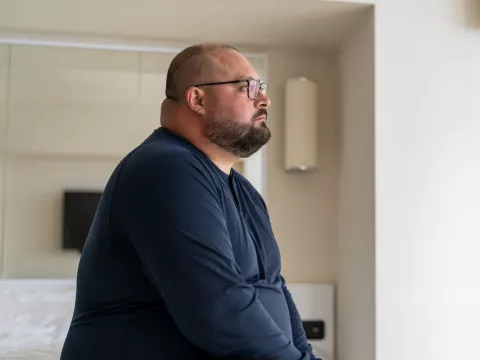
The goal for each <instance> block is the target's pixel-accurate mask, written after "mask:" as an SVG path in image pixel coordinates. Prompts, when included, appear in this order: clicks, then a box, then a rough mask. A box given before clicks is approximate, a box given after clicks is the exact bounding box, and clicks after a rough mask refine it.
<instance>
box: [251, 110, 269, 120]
mask: <svg viewBox="0 0 480 360" xmlns="http://www.w3.org/2000/svg"><path fill="white" fill-rule="evenodd" d="M263 115H265V118H268V112H267V109H263V108H262V109H259V110H258V111H257V112H256V113H255V115H253V117H252V120H255V119H256V118H258V117H260V116H263ZM265 120H266V119H265Z"/></svg>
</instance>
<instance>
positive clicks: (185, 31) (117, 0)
mask: <svg viewBox="0 0 480 360" xmlns="http://www.w3.org/2000/svg"><path fill="white" fill-rule="evenodd" d="M351 1H353V2H343V1H338V0H331V1H322V0H294V1H292V0H263V1H262V0H242V1H232V0H230V1H228V0H200V1H199V0H177V1H176V2H173V1H171V0H77V1H74V0H42V1H39V0H0V30H1V33H3V35H4V36H5V34H10V33H13V34H35V35H37V34H46V35H62V36H88V37H104V38H105V37H108V38H119V39H125V40H144V41H158V40H160V41H163V40H169V41H180V42H197V41H215V42H217V41H218V42H228V43H231V44H236V45H250V46H266V45H273V46H277V45H283V46H324V47H332V46H337V45H338V44H339V43H341V41H342V39H343V38H344V36H345V34H346V32H348V30H349V29H350V27H351V26H352V24H354V23H355V22H356V21H357V19H358V18H359V17H361V16H362V15H363V14H364V13H365V11H366V10H367V8H368V7H369V5H368V4H366V3H368V2H369V1H359V0H351Z"/></svg>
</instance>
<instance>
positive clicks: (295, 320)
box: [281, 276, 317, 360]
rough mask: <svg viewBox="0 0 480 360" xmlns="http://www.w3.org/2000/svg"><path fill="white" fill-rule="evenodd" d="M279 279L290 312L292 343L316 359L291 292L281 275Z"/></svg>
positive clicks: (303, 352) (310, 357)
mask: <svg viewBox="0 0 480 360" xmlns="http://www.w3.org/2000/svg"><path fill="white" fill-rule="evenodd" d="M281 279H282V289H283V293H284V294H285V299H286V301H287V305H288V310H289V312H290V321H291V323H292V334H293V344H294V345H295V347H296V348H297V349H298V350H299V351H300V352H301V353H302V354H306V355H308V356H309V359H311V360H317V358H316V357H315V356H314V355H313V350H312V346H311V345H310V344H309V343H308V339H307V337H306V335H305V330H304V328H303V325H302V319H301V317H300V314H299V312H298V309H297V306H296V305H295V302H294V301H293V297H292V294H291V293H290V291H289V290H288V288H287V285H286V283H285V279H284V278H283V276H282V277H281Z"/></svg>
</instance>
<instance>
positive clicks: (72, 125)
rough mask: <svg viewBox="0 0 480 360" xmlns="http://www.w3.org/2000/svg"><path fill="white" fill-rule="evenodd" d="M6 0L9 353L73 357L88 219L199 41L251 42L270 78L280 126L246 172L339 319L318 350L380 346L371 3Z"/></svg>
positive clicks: (301, 291) (5, 314) (1, 22)
mask: <svg viewBox="0 0 480 360" xmlns="http://www.w3.org/2000/svg"><path fill="white" fill-rule="evenodd" d="M140 4H141V5H140ZM200 4H201V6H200ZM222 4H223V3H222ZM1 6H2V10H1V11H0V109H1V111H0V129H1V131H0V133H1V140H0V141H1V145H2V153H1V163H0V165H1V166H0V172H1V176H0V189H1V191H0V215H1V216H0V275H1V278H2V280H1V281H0V307H1V308H2V312H1V315H0V358H2V357H1V356H12V354H20V353H21V354H22V355H23V356H31V357H28V359H58V354H59V351H60V348H61V344H62V339H63V338H62V337H63V336H64V334H65V331H66V326H68V324H69V321H70V318H71V309H72V306H73V300H72V299H73V296H74V287H75V282H74V280H75V276H76V271H77V266H78V260H79V256H80V253H81V246H82V245H81V244H80V243H81V241H79V240H78V239H79V238H80V239H81V238H82V237H83V236H84V235H83V233H82V232H81V230H78V229H77V231H80V233H78V232H77V233H75V231H76V230H75V227H77V228H82V229H85V228H86V226H87V225H85V224H83V225H82V224H81V222H82V221H84V222H85V221H86V222H87V223H88V221H91V218H90V217H91V216H93V212H92V209H95V206H96V204H97V201H98V196H99V195H100V194H101V192H102V190H103V187H104V185H105V183H106V181H107V180H108V177H109V176H110V174H111V172H112V171H113V169H114V168H115V166H116V165H117V164H118V162H119V161H120V160H121V159H122V158H123V156H125V155H126V154H127V153H128V152H129V151H130V150H131V149H133V148H134V147H135V146H137V145H138V144H139V143H140V142H141V141H142V140H143V139H144V138H146V137H147V136H148V135H149V134H150V133H151V132H152V131H153V130H154V129H155V128H157V127H158V126H159V111H160V104H161V102H162V100H163V99H164V97H165V95H164V88H165V81H166V72H167V69H168V65H169V63H170V61H171V60H172V59H173V57H174V56H175V55H176V54H177V53H178V52H179V51H180V50H181V49H182V48H184V47H186V46H188V45H191V44H194V43H199V42H222V43H228V44H230V45H233V46H235V47H237V48H238V49H239V50H241V51H242V52H243V53H244V54H245V55H246V57H247V58H248V59H249V60H250V61H251V62H252V64H253V65H254V66H255V68H256V70H257V72H258V73H259V74H260V75H261V77H262V79H263V80H265V81H267V82H268V85H269V86H268V96H269V98H270V99H271V102H272V103H271V105H270V107H269V109H268V110H269V117H268V119H269V127H270V129H271V131H272V134H273V136H272V139H271V141H270V142H269V144H268V145H267V146H266V147H264V148H263V149H261V150H260V151H259V152H258V153H256V154H255V155H254V156H252V157H251V158H248V159H244V160H243V161H241V162H239V163H237V164H236V169H237V170H238V171H240V172H241V173H242V174H244V175H245V176H246V178H247V179H249V180H250V181H251V182H252V184H253V185H254V186H255V188H256V189H257V190H258V191H259V192H260V193H261V195H262V196H263V197H264V199H265V201H266V204H267V206H268V210H269V213H270V216H271V221H272V224H273V229H274V232H275V235H276V238H277V241H278V243H279V246H280V248H281V252H282V264H283V265H282V268H283V274H284V276H285V278H286V279H287V281H288V284H289V286H290V288H291V291H292V293H293V295H294V298H295V300H296V301H297V303H298V307H299V310H300V312H301V315H302V317H303V318H304V320H312V321H317V320H318V321H321V322H322V324H323V325H322V326H324V329H323V330H322V331H323V332H324V334H323V335H322V337H321V338H320V339H313V338H312V344H313V347H314V349H315V351H318V354H319V356H320V355H321V356H322V359H324V360H333V359H337V360H349V359H352V360H353V359H355V360H363V359H365V360H367V359H368V360H371V359H373V358H374V348H375V341H374V339H375V331H374V323H375V312H374V297H375V288H374V277H375V276H374V275H375V274H374V264H375V245H374V198H375V196H374V195H375V194H374V32H375V31H374V30H375V29H374V27H375V21H374V7H373V4H371V2H369V1H354V2H346V1H308V0H300V1H295V2H290V1H278V2H275V4H274V5H273V4H272V3H269V2H255V1H250V0H247V1H243V2H233V3H231V4H230V5H229V6H228V7H226V6H223V5H222V6H219V5H218V3H216V2H215V1H207V2H205V1H204V2H201V3H198V2H197V3H196V2H190V1H187V2H186V5H185V6H186V7H185V8H183V9H180V4H179V3H175V4H174V3H169V2H166V1H150V0H145V1H141V2H140V3H138V2H133V1H132V0H122V1H120V2H117V3H116V5H115V7H114V8H113V7H111V4H110V3H109V2H106V1H93V0H88V1H83V2H77V3H75V4H70V3H68V4H67V2H63V1H60V0H49V1H47V2H43V3H42V5H40V4H38V3H36V2H35V3H34V2H28V1H25V2H20V3H19V2H16V1H4V2H2V4H1ZM304 80H307V81H308V82H309V83H313V84H314V87H313V89H314V90H309V89H307V88H305V87H302V86H303V85H302V84H303V83H305V81H304ZM289 81H297V82H296V83H295V84H296V85H297V86H299V87H297V88H295V89H296V90H295V91H297V92H299V91H300V92H301V91H307V92H308V91H314V93H313V94H314V98H313V99H314V100H313V101H312V102H311V103H310V104H306V103H305V102H301V100H298V96H295V94H298V93H296V92H294V91H293V90H292V89H291V88H289V87H288V86H287V83H289ZM298 81H300V83H298ZM310 89H311V88H310ZM289 91H290V92H289ZM310 94H311V92H310ZM302 98H304V97H302ZM298 101H300V104H299V103H298ZM295 106H296V107H297V108H295ZM308 106H310V108H308V109H307V107H308ZM289 107H290V108H289ZM299 107H300V108H301V109H303V111H300V112H299V110H296V109H299ZM289 109H290V110H289ZM306 139H308V141H307V140H306ZM305 162H308V163H309V166H308V169H303V168H301V166H303V165H305ZM292 167H293V168H294V171H291V169H292ZM74 233H75V234H76V235H75V234H74ZM26 325H28V326H32V327H34V328H35V329H36V330H35V331H36V332H32V331H31V330H26ZM25 354H27V355H25ZM26 358H27V357H25V359H26Z"/></svg>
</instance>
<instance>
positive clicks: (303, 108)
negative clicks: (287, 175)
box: [285, 77, 318, 172]
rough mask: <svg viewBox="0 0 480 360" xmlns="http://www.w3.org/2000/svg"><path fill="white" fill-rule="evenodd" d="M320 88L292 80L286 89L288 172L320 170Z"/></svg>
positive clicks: (286, 167) (309, 82)
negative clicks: (318, 151) (318, 160)
mask: <svg viewBox="0 0 480 360" xmlns="http://www.w3.org/2000/svg"><path fill="white" fill-rule="evenodd" d="M317 101H318V97H317V84H316V83H315V82H313V81H311V80H308V79H306V78H304V77H300V78H290V79H288V80H287V82H286V89H285V170H286V171H287V172H311V171H314V170H316V168H317Z"/></svg>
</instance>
